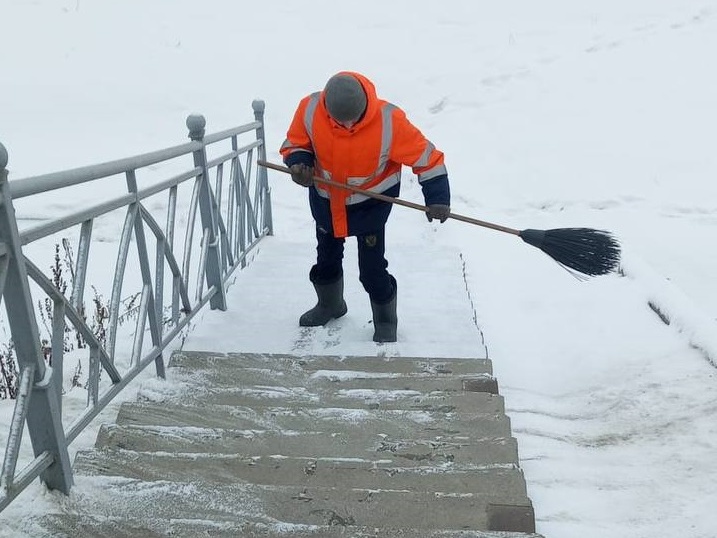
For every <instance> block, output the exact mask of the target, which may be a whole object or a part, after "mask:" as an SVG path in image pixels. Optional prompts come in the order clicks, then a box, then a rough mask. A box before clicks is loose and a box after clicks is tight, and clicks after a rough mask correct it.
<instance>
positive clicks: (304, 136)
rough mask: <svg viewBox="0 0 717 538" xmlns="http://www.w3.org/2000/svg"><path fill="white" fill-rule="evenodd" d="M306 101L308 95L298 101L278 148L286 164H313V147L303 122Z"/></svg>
mask: <svg viewBox="0 0 717 538" xmlns="http://www.w3.org/2000/svg"><path fill="white" fill-rule="evenodd" d="M308 101H309V97H305V98H304V99H302V100H301V102H300V103H299V106H298V107H297V109H296V112H295V113H294V118H293V119H292V120H291V125H289V130H288V131H287V133H286V140H284V143H283V144H282V145H281V148H280V149H279V153H280V154H281V157H282V158H283V159H284V164H286V166H292V165H294V164H306V165H308V166H314V147H313V144H312V143H311V137H310V136H309V133H308V131H307V130H306V124H305V123H304V121H305V120H304V118H305V116H306V108H307V105H308Z"/></svg>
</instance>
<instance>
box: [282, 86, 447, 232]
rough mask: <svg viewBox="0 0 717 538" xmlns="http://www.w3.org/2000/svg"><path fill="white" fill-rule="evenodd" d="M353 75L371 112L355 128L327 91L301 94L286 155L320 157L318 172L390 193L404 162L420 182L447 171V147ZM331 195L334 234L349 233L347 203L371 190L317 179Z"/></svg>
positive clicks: (286, 158)
mask: <svg viewBox="0 0 717 538" xmlns="http://www.w3.org/2000/svg"><path fill="white" fill-rule="evenodd" d="M345 74H349V75H352V76H354V77H356V79H357V80H358V81H359V82H360V83H361V85H362V86H363V89H364V91H365V92H366V97H367V105H366V112H365V113H364V115H363V116H362V117H361V119H360V120H359V121H358V122H357V123H356V124H355V125H354V126H353V127H352V128H350V129H346V128H345V127H343V126H342V125H340V124H339V123H337V122H336V121H334V120H333V118H331V116H330V115H329V113H328V111H327V110H326V107H325V105H324V99H323V92H316V93H313V94H311V95H309V96H307V97H305V98H304V99H302V100H301V102H300V103H299V106H298V108H297V110H296V113H295V114H294V119H293V121H292V122H291V125H290V127H289V130H288V132H287V137H286V140H285V141H284V144H283V145H282V146H281V149H280V152H281V155H282V157H283V158H284V161H285V162H286V163H287V164H288V163H290V162H298V161H302V162H310V161H309V160H308V159H309V158H311V159H312V160H313V161H314V167H315V174H316V175H317V176H319V177H323V178H325V179H330V180H332V181H335V182H338V183H343V184H348V185H352V186H355V187H359V188H361V189H364V190H367V191H371V192H377V193H384V192H385V191H387V190H388V189H390V188H391V187H393V186H395V185H398V184H399V182H400V180H401V166H402V165H406V166H410V167H411V168H412V169H413V172H414V173H415V174H416V175H417V176H418V181H419V183H424V182H426V181H429V180H431V179H434V178H437V177H441V176H443V177H445V176H446V173H447V172H446V167H445V165H444V157H443V153H442V152H440V151H439V150H437V149H436V148H435V147H434V146H433V144H432V143H431V142H429V141H428V140H427V139H426V138H425V137H424V136H423V134H422V133H421V132H420V131H419V130H418V129H417V128H416V127H415V126H414V125H413V124H411V122H410V121H408V119H407V118H406V114H405V113H404V112H403V110H401V109H400V108H398V107H397V106H395V105H393V104H391V103H389V102H387V101H384V100H382V99H379V98H378V97H377V96H376V89H375V87H374V85H373V83H372V82H371V81H370V80H368V79H367V78H366V77H364V76H363V75H361V74H358V73H352V72H345ZM316 189H317V191H318V194H319V195H320V196H322V197H324V198H327V199H328V200H329V204H330V208H331V217H332V218H331V220H332V227H333V231H334V235H335V236H336V237H346V236H347V235H348V224H347V218H346V206H347V205H353V204H357V203H360V202H363V201H365V200H367V199H368V196H366V195H363V194H359V193H353V192H351V191H348V190H346V189H341V188H339V187H331V186H326V185H320V184H316Z"/></svg>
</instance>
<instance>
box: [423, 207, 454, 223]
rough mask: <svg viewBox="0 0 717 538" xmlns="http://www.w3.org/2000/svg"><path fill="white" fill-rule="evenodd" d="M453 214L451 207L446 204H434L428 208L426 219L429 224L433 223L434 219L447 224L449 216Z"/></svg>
mask: <svg viewBox="0 0 717 538" xmlns="http://www.w3.org/2000/svg"><path fill="white" fill-rule="evenodd" d="M450 212H451V206H448V205H445V204H432V205H429V206H428V211H426V218H427V219H428V222H433V219H436V220H439V221H441V222H446V220H447V219H448V214H449V213H450Z"/></svg>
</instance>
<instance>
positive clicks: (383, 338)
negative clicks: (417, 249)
mask: <svg viewBox="0 0 717 538" xmlns="http://www.w3.org/2000/svg"><path fill="white" fill-rule="evenodd" d="M280 152H281V155H282V157H283V159H284V163H285V164H286V165H287V166H288V167H289V168H290V170H291V177H292V179H293V180H294V182H296V183H298V184H299V185H302V186H304V187H307V188H308V189H309V204H310V206H311V214H312V216H313V218H314V220H315V221H316V239H317V247H316V252H317V256H316V264H315V265H314V266H313V267H312V268H311V271H310V272H309V279H310V280H311V282H312V284H313V285H314V289H315V290H316V295H317V296H318V303H317V304H316V306H314V307H313V308H312V309H311V310H309V311H308V312H305V313H304V314H303V315H302V316H301V318H300V319H299V325H301V326H302V327H314V326H319V325H325V324H326V323H328V322H329V321H330V320H332V319H335V318H339V317H341V316H343V315H344V314H345V313H346V311H347V307H346V302H345V301H344V298H343V289H344V283H343V267H342V260H343V253H344V238H346V237H348V236H355V237H356V239H357V242H358V261H359V280H360V281H361V284H363V287H364V289H365V290H366V292H367V293H368V295H369V298H370V301H371V310H372V312H373V323H374V335H373V340H374V341H375V342H395V341H396V326H397V323H398V319H397V317H396V290H397V287H396V279H395V278H394V277H393V276H392V275H391V274H390V273H389V272H388V271H387V267H388V262H387V261H386V258H385V255H384V254H385V241H384V239H385V225H386V221H387V219H388V215H389V213H390V212H391V208H392V204H390V203H387V202H383V201H380V200H376V199H373V198H370V197H368V196H366V195H363V194H360V193H354V192H351V191H349V190H347V189H342V188H339V187H333V186H327V185H324V184H321V183H318V182H314V180H313V177H314V176H318V177H320V178H324V179H329V180H331V181H334V182H338V183H343V184H348V185H352V186H354V187H359V188H361V189H364V190H366V191H371V192H375V193H380V194H384V195H387V196H393V197H396V196H398V194H399V190H400V176H401V166H402V165H406V166H410V167H411V168H412V169H413V172H414V173H415V174H417V175H418V181H419V183H420V185H421V187H422V190H423V196H424V198H425V202H426V206H428V211H427V214H426V216H427V217H428V220H429V221H432V220H433V219H437V220H439V221H440V222H445V220H446V219H447V218H448V214H449V213H450V190H449V184H448V175H447V172H446V167H445V166H444V164H443V153H441V152H440V151H438V150H437V149H436V148H435V147H434V146H433V144H431V143H430V142H429V141H428V140H427V139H426V138H425V137H424V136H423V134H421V132H420V131H419V130H418V129H417V128H416V127H414V126H413V125H412V124H411V123H410V122H409V121H408V119H407V118H406V114H405V113H404V112H403V111H402V110H401V109H400V108H398V107H397V106H396V105H393V104H391V103H389V102H387V101H384V100H382V99H379V98H378V97H377V96H376V89H375V88H374V85H373V83H372V82H371V81H370V80H369V79H368V78H366V77H365V76H363V75H361V74H359V73H354V72H349V71H342V72H340V73H337V74H336V75H334V76H332V77H331V78H330V79H329V81H328V82H327V83H326V86H325V88H324V90H323V91H320V92H316V93H313V94H311V95H308V96H306V97H304V98H303V99H302V100H301V102H300V103H299V106H298V108H297V110H296V113H295V114H294V119H293V121H292V122H291V125H290V127H289V130H288V132H287V137H286V141H285V142H284V144H283V145H282V146H281V150H280Z"/></svg>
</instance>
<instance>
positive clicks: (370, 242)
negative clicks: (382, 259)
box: [363, 235, 376, 247]
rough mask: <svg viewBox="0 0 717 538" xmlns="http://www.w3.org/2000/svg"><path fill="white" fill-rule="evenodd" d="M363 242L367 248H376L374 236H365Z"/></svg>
mask: <svg viewBox="0 0 717 538" xmlns="http://www.w3.org/2000/svg"><path fill="white" fill-rule="evenodd" d="M363 240H364V242H365V243H366V246H367V247H375V246H376V236H375V235H365V236H364V238H363Z"/></svg>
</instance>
